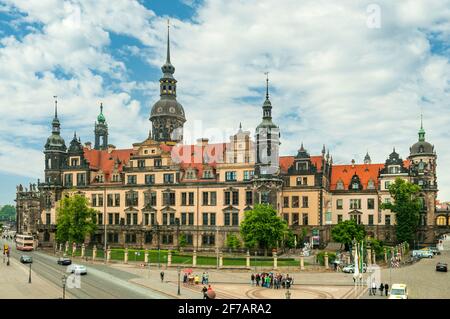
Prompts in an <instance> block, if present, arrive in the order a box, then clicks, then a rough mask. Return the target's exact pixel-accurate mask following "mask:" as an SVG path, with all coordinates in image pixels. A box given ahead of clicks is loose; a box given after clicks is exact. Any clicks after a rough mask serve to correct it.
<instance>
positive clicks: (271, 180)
mask: <svg viewBox="0 0 450 319" xmlns="http://www.w3.org/2000/svg"><path fill="white" fill-rule="evenodd" d="M266 74H267V73H266ZM262 109H263V119H262V122H261V123H260V124H259V125H258V126H257V127H256V138H255V139H256V162H255V173H254V179H253V186H254V188H255V192H256V194H255V195H256V196H255V202H256V203H260V204H271V205H272V206H273V207H274V208H275V209H278V208H279V207H278V195H277V194H278V191H279V190H280V189H281V186H282V183H283V181H282V179H281V177H280V162H279V148H280V129H279V127H278V126H277V125H275V124H274V123H273V122H272V103H271V102H270V99H269V78H268V77H267V79H266V100H265V101H264V104H263V107H262Z"/></svg>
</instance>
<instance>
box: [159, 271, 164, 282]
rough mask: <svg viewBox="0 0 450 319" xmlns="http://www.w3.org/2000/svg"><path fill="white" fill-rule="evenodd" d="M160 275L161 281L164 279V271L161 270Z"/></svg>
mask: <svg viewBox="0 0 450 319" xmlns="http://www.w3.org/2000/svg"><path fill="white" fill-rule="evenodd" d="M159 276H160V277H161V282H163V281H164V271H161V273H160V274H159Z"/></svg>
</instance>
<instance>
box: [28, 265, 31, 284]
mask: <svg viewBox="0 0 450 319" xmlns="http://www.w3.org/2000/svg"><path fill="white" fill-rule="evenodd" d="M28 283H29V284H31V263H30V271H29V273H28Z"/></svg>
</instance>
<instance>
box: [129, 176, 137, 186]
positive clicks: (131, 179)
mask: <svg viewBox="0 0 450 319" xmlns="http://www.w3.org/2000/svg"><path fill="white" fill-rule="evenodd" d="M136 183H137V177H136V175H128V176H127V184H129V185H136Z"/></svg>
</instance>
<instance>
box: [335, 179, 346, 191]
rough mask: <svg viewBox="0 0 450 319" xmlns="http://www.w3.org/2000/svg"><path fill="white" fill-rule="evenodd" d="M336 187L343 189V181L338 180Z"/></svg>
mask: <svg viewBox="0 0 450 319" xmlns="http://www.w3.org/2000/svg"><path fill="white" fill-rule="evenodd" d="M336 189H339V190H342V189H344V183H343V182H342V180H339V181H338V182H337V184H336Z"/></svg>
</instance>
